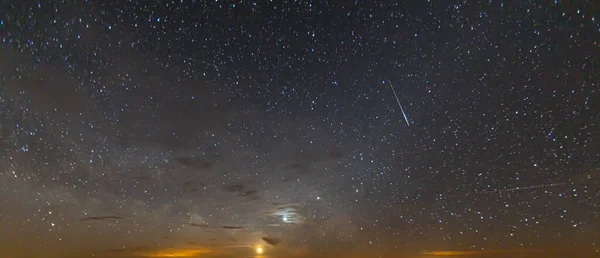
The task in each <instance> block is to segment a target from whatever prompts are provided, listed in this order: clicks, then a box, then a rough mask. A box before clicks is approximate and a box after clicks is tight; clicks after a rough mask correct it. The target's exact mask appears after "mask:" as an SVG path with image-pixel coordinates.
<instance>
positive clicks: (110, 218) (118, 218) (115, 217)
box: [79, 216, 129, 221]
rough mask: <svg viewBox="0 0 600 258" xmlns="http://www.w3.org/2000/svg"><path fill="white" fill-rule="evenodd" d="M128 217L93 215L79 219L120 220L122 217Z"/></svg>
mask: <svg viewBox="0 0 600 258" xmlns="http://www.w3.org/2000/svg"><path fill="white" fill-rule="evenodd" d="M126 218H129V216H127V217H122V216H94V217H84V218H80V219H79V221H92V220H93V221H117V220H122V219H126Z"/></svg>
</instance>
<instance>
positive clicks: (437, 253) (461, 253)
mask: <svg viewBox="0 0 600 258" xmlns="http://www.w3.org/2000/svg"><path fill="white" fill-rule="evenodd" d="M532 252H535V253H539V252H543V251H542V250H539V249H507V250H466V251H442V250H438V251H423V252H421V255H432V256H468V255H481V254H490V253H532Z"/></svg>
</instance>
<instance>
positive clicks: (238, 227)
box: [221, 226, 246, 229]
mask: <svg viewBox="0 0 600 258" xmlns="http://www.w3.org/2000/svg"><path fill="white" fill-rule="evenodd" d="M221 228H223V229H245V228H246V227H240V226H222V227H221Z"/></svg>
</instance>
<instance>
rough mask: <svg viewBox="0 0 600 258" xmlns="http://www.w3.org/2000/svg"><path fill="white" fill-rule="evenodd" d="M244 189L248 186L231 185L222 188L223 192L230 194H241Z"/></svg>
mask: <svg viewBox="0 0 600 258" xmlns="http://www.w3.org/2000/svg"><path fill="white" fill-rule="evenodd" d="M244 188H246V185H244V184H231V185H225V186H222V187H221V189H223V191H225V192H230V193H239V192H241V191H243V190H244Z"/></svg>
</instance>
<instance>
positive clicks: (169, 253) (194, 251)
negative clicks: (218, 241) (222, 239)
mask: <svg viewBox="0 0 600 258" xmlns="http://www.w3.org/2000/svg"><path fill="white" fill-rule="evenodd" d="M219 252H223V251H220V250H216V249H210V248H206V247H199V248H165V249H160V250H149V251H143V252H135V255H137V256H141V257H194V256H197V255H199V254H203V253H219Z"/></svg>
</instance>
